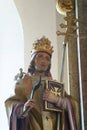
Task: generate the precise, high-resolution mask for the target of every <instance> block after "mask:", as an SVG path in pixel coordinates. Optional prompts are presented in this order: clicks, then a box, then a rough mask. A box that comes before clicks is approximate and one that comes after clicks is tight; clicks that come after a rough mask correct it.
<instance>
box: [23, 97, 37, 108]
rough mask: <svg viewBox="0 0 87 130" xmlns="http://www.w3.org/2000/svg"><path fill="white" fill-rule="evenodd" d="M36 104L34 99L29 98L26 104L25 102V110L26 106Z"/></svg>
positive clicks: (31, 106) (30, 106) (29, 106)
mask: <svg viewBox="0 0 87 130" xmlns="http://www.w3.org/2000/svg"><path fill="white" fill-rule="evenodd" d="M34 106H35V102H34V100H33V99H29V100H28V101H27V102H26V103H25V104H24V110H26V108H30V109H31V108H33V107H34Z"/></svg>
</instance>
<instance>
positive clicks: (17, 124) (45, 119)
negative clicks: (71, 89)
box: [5, 79, 78, 130]
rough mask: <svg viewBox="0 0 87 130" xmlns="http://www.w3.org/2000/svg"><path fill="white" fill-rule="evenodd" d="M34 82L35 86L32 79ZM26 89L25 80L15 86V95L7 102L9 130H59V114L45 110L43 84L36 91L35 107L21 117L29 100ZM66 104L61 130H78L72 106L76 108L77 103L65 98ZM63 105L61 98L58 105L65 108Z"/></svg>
mask: <svg viewBox="0 0 87 130" xmlns="http://www.w3.org/2000/svg"><path fill="white" fill-rule="evenodd" d="M33 81H34V82H33ZM32 82H33V84H35V80H34V79H32ZM24 87H25V84H24V83H23V80H21V81H19V82H18V83H17V84H16V86H15V90H16V91H15V92H16V93H15V95H14V96H12V97H10V98H8V99H7V100H6V101H5V106H6V112H7V117H8V121H9V130H57V122H58V119H57V117H58V113H57V112H54V111H45V110H44V101H43V100H42V99H43V98H42V96H43V91H44V84H43V83H41V86H40V87H39V88H38V90H36V91H35V94H34V100H35V103H36V105H35V107H34V108H32V109H30V110H29V111H27V112H26V114H24V116H23V117H22V116H21V114H22V112H23V107H24V103H25V102H26V101H27V100H28V98H29V96H28V95H27V94H26V93H25V91H24ZM65 102H66V108H67V109H66V110H64V109H63V112H62V113H61V125H60V130H77V128H76V122H75V115H74V111H73V106H72V103H73V105H74V106H76V104H77V103H74V101H73V99H72V98H70V97H69V96H68V97H65ZM62 103H64V102H63V100H61V98H60V100H59V103H58V104H57V105H58V107H62V108H63V106H64V104H62ZM56 107H57V106H56ZM75 109H77V108H75ZM76 116H78V113H76Z"/></svg>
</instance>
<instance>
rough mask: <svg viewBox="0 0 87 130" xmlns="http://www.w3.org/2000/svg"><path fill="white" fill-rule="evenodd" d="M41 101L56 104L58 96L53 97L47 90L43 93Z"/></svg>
mask: <svg viewBox="0 0 87 130" xmlns="http://www.w3.org/2000/svg"><path fill="white" fill-rule="evenodd" d="M43 100H46V101H48V102H51V103H55V104H56V103H57V102H58V96H56V95H54V94H53V93H52V92H51V91H50V90H49V89H46V90H45V91H44V93H43Z"/></svg>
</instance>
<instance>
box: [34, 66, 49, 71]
mask: <svg viewBox="0 0 87 130" xmlns="http://www.w3.org/2000/svg"><path fill="white" fill-rule="evenodd" d="M35 70H36V71H38V72H46V70H47V68H44V69H42V68H41V67H39V66H36V65H35Z"/></svg>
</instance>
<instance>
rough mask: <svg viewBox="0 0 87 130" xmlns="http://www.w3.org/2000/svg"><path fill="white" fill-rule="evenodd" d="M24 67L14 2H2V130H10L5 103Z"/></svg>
mask: <svg viewBox="0 0 87 130" xmlns="http://www.w3.org/2000/svg"><path fill="white" fill-rule="evenodd" d="M20 67H22V68H23V67H24V40H23V30H22V25H21V21H20V17H19V15H18V12H17V10H16V8H15V5H14V3H13V0H0V130H8V123H7V116H6V111H5V106H4V102H5V100H6V99H7V98H8V97H9V96H10V95H12V94H13V93H14V92H13V88H14V83H15V82H14V76H15V75H16V74H17V73H18V71H19V68H20Z"/></svg>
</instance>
